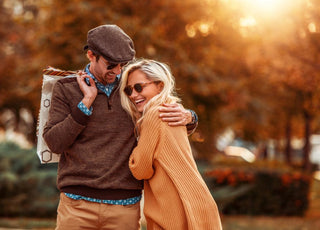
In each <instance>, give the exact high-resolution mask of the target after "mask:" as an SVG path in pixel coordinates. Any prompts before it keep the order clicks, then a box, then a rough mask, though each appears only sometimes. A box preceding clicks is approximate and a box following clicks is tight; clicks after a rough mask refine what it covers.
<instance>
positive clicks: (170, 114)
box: [159, 103, 198, 135]
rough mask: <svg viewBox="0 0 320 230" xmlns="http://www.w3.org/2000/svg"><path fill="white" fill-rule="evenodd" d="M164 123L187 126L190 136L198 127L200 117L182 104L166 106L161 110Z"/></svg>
mask: <svg viewBox="0 0 320 230" xmlns="http://www.w3.org/2000/svg"><path fill="white" fill-rule="evenodd" d="M159 111H160V115H159V116H160V118H161V119H162V121H165V122H168V125H170V126H180V125H185V126H186V127H187V131H188V135H190V134H192V133H193V132H194V131H195V130H196V128H197V126H198V116H197V114H196V113H195V112H194V111H193V110H189V109H185V108H184V107H183V106H182V105H181V104H177V103H174V104H164V105H163V106H162V107H160V109H159Z"/></svg>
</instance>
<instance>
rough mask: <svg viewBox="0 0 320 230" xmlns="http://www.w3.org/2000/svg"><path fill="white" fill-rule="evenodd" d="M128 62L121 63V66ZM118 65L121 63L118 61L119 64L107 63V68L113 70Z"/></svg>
mask: <svg viewBox="0 0 320 230" xmlns="http://www.w3.org/2000/svg"><path fill="white" fill-rule="evenodd" d="M126 64H128V62H124V63H120V67H121V68H122V67H123V66H125V65H126ZM118 65H119V63H117V64H109V65H107V70H112V69H114V68H116V67H117V66H118Z"/></svg>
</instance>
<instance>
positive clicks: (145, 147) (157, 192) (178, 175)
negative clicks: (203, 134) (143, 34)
mask: <svg viewBox="0 0 320 230" xmlns="http://www.w3.org/2000/svg"><path fill="white" fill-rule="evenodd" d="M129 166H130V169H131V171H132V174H133V175H134V176H135V177H136V178H137V179H145V182H144V194H145V206H144V214H145V217H146V220H147V228H148V230H149V229H166V230H171V229H172V230H179V229H181V230H186V229H194V230H210V229H212V230H220V229H222V226H221V221H220V216H219V212H218V208H217V205H216V203H215V201H214V199H213V198H212V196H211V194H210V192H209V190H208V188H207V186H206V184H205V182H204V181H203V179H202V177H201V175H200V173H199V172H198V170H197V166H196V163H195V161H194V159H193V156H192V153H191V148H190V144H189V140H188V137H187V132H186V128H185V127H170V126H168V125H167V124H166V123H164V122H161V120H160V119H159V118H158V113H157V112H148V113H147V114H146V115H145V118H144V120H143V122H142V125H141V132H140V137H139V141H138V146H137V147H136V148H135V149H134V151H133V153H132V154H131V156H130V160H129Z"/></svg>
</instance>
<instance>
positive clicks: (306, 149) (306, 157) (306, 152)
mask: <svg viewBox="0 0 320 230" xmlns="http://www.w3.org/2000/svg"><path fill="white" fill-rule="evenodd" d="M303 115H304V119H305V127H304V132H305V133H304V139H305V142H304V146H303V165H302V167H303V168H304V169H305V170H307V171H310V170H311V163H310V150H311V146H310V135H311V115H310V114H309V113H308V112H307V111H304V113H303Z"/></svg>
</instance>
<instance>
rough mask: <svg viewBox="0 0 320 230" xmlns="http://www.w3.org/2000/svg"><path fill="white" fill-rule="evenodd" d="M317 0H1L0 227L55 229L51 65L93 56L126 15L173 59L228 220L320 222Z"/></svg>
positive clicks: (150, 46) (154, 53)
mask: <svg viewBox="0 0 320 230" xmlns="http://www.w3.org/2000/svg"><path fill="white" fill-rule="evenodd" d="M319 15H320V2H319V1H318V0H184V1H180V0H150V1H147V0H135V1H132V0H92V1H88V0H69V1H64V0H0V25H1V27H0V53H1V55H0V227H7V228H26V229H33V228H34V229H35V228H37V229H39V228H43V229H44V228H48V229H53V228H54V225H55V216H56V208H57V205H58V202H59V197H58V191H57V189H56V187H55V180H56V169H57V165H56V164H40V161H39V159H38V157H37V154H36V143H37V120H38V114H39V108H40V98H41V87H42V70H43V69H44V68H46V67H47V66H53V67H55V68H60V69H64V70H78V69H82V68H84V66H85V65H86V64H87V62H88V60H87V58H86V56H85V52H84V51H83V46H84V45H85V44H86V35H87V31H88V30H90V29H91V28H93V27H96V26H99V25H102V24H117V25H118V26H120V27H121V28H122V29H123V30H124V31H125V32H126V33H127V34H128V35H129V36H130V37H131V38H132V39H133V41H134V43H135V48H136V51H137V54H136V57H144V58H150V59H156V60H159V61H162V62H165V63H167V64H168V65H169V66H170V67H171V69H172V72H173V73H174V76H175V78H176V86H177V92H178V94H179V96H180V97H181V98H182V99H183V105H184V106H185V107H186V108H190V109H193V110H194V111H195V112H196V113H197V114H198V116H199V126H198V128H197V130H196V132H195V133H194V134H193V135H192V136H190V142H191V146H192V149H193V153H194V156H195V158H196V161H197V164H198V167H199V170H200V172H201V173H202V175H203V177H204V179H205V181H206V183H207V185H208V187H209V188H210V190H211V191H212V195H213V196H214V198H215V200H216V201H217V204H218V206H219V210H220V212H221V216H222V221H223V225H224V229H227V230H228V229H240V230H241V229H250V230H251V229H261V230H267V229H268V230H269V229H297V230H298V229H304V230H305V229H312V230H314V229H317V228H319V229H320V220H318V219H319V217H320V194H319V191H320V185H319V184H320V182H319V180H320V173H319V171H318V170H319V164H320V100H319V99H320V84H319V83H320V71H319V70H320V52H319V51H320V16H319Z"/></svg>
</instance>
